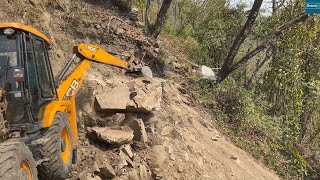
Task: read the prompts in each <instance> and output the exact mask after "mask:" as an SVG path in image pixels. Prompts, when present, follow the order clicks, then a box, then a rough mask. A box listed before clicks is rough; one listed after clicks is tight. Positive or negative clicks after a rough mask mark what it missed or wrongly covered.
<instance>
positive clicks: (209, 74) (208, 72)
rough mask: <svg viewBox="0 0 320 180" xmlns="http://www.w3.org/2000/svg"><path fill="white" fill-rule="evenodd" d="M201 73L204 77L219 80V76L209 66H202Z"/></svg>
mask: <svg viewBox="0 0 320 180" xmlns="http://www.w3.org/2000/svg"><path fill="white" fill-rule="evenodd" d="M200 71H201V75H202V77H203V78H204V79H210V80H214V81H215V80H217V77H216V75H215V73H214V72H213V70H212V69H211V68H209V67H207V66H201V67H200Z"/></svg>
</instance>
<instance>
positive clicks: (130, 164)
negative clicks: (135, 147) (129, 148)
mask: <svg viewBox="0 0 320 180" xmlns="http://www.w3.org/2000/svg"><path fill="white" fill-rule="evenodd" d="M119 156H120V159H121V160H125V161H126V162H127V165H129V166H131V167H134V164H133V162H132V160H131V159H130V158H129V157H128V156H127V155H126V154H125V153H124V152H122V151H120V153H119Z"/></svg>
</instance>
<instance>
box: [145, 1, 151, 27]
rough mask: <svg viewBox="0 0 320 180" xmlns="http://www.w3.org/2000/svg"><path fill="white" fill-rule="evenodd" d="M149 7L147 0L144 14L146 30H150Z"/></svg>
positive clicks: (149, 2)
mask: <svg viewBox="0 0 320 180" xmlns="http://www.w3.org/2000/svg"><path fill="white" fill-rule="evenodd" d="M150 5H151V0H147V2H146V12H145V16H144V17H145V20H144V21H145V23H146V26H147V28H150V14H149V13H150Z"/></svg>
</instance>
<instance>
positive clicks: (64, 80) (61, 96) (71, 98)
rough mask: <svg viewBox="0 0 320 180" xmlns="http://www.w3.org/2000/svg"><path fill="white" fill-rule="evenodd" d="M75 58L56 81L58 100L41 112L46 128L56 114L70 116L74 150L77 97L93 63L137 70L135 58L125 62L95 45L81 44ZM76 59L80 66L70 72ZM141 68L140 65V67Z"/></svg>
mask: <svg viewBox="0 0 320 180" xmlns="http://www.w3.org/2000/svg"><path fill="white" fill-rule="evenodd" d="M74 51H75V53H74V55H73V57H72V58H71V59H70V60H69V61H68V62H67V64H66V65H65V66H64V68H63V69H62V70H61V71H60V73H59V74H58V76H57V79H56V82H55V84H56V87H57V89H56V91H57V99H56V100H54V101H51V102H50V103H48V104H47V105H46V106H44V107H43V108H42V109H41V110H40V114H39V115H40V116H41V119H43V121H42V125H43V127H44V128H46V127H50V126H51V124H52V122H53V120H54V117H55V114H56V113H57V112H58V111H60V112H65V113H66V114H67V115H68V119H69V122H70V126H71V130H72V132H71V133H72V139H73V148H74V149H76V147H77V142H78V141H77V122H76V114H77V113H76V104H75V95H76V94H77V92H78V91H79V89H80V87H81V86H82V83H83V80H84V77H85V75H86V73H87V71H88V70H89V68H90V66H91V63H92V61H94V62H99V63H102V64H107V65H113V66H116V67H120V68H123V69H126V70H128V71H131V70H136V69H138V68H136V67H135V66H134V65H132V64H133V58H130V60H129V61H128V62H127V61H124V60H121V59H119V58H117V57H115V56H113V55H111V54H109V53H108V52H106V51H104V50H103V49H102V48H100V47H99V46H97V45H93V44H79V45H78V46H76V47H75V48H74ZM76 57H79V58H80V62H78V65H77V66H76V67H75V68H74V69H73V70H71V71H70V69H71V67H73V65H74V64H75V63H77V62H76V59H77V58H76ZM138 66H139V65H138Z"/></svg>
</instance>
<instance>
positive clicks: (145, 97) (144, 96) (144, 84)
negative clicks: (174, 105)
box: [128, 78, 162, 113]
mask: <svg viewBox="0 0 320 180" xmlns="http://www.w3.org/2000/svg"><path fill="white" fill-rule="evenodd" d="M131 95H132V96H131V101H130V102H129V104H128V111H130V112H135V113H148V112H152V111H156V110H159V109H160V102H161V99H162V85H161V83H160V82H157V81H156V80H153V79H148V78H141V79H136V80H135V81H134V83H133V91H132V94H131Z"/></svg>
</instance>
